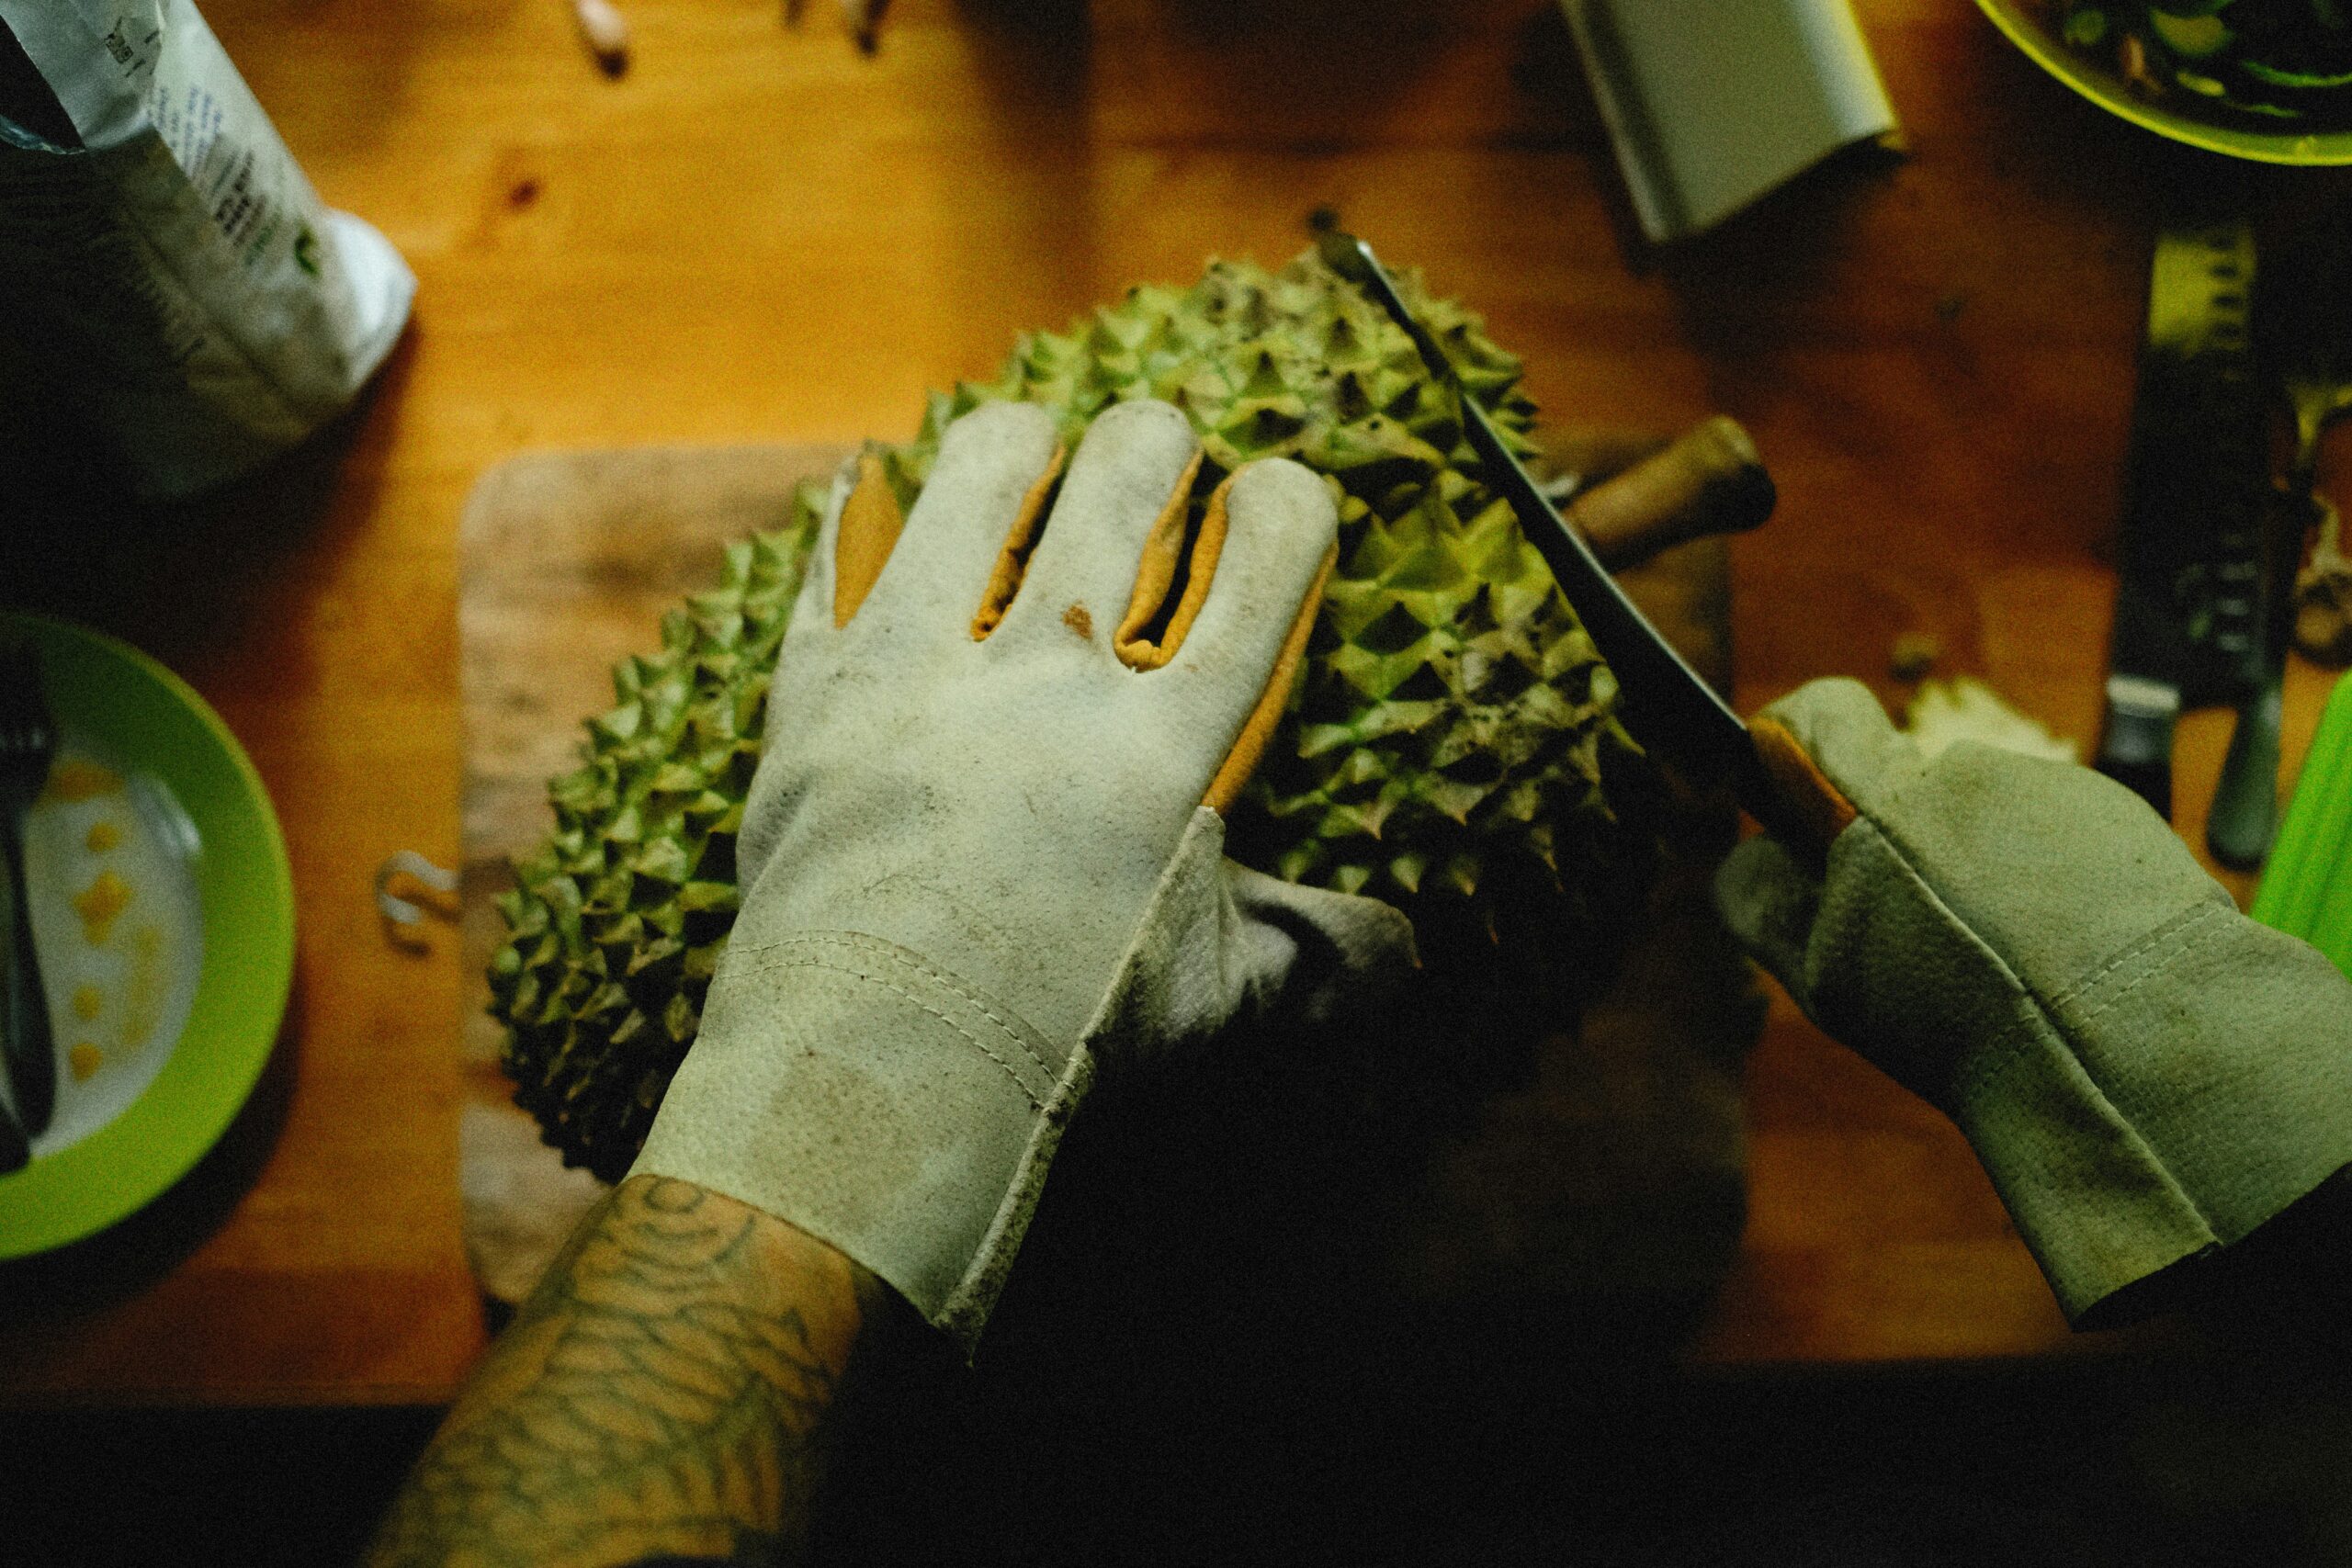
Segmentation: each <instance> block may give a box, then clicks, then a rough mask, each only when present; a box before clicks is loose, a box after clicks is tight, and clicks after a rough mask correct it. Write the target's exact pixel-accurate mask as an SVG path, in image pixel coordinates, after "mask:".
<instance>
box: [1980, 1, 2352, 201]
mask: <svg viewBox="0 0 2352 1568" xmlns="http://www.w3.org/2000/svg"><path fill="white" fill-rule="evenodd" d="M1976 4H1977V5H1978V6H1981V7H1982V8H1983V9H1984V12H1985V15H1986V16H1988V17H1992V18H1993V25H1994V26H1995V27H1996V28H2000V29H2001V31H2003V32H2004V33H2007V35H2008V37H2009V40H2010V41H2011V42H2013V43H2015V44H2016V45H2017V46H2018V48H2019V49H2021V50H2023V51H2026V53H2028V54H2029V55H2030V56H2032V57H2033V60H2034V62H2035V63H2037V64H2039V65H2040V66H2041V68H2042V69H2043V70H2044V71H2047V72H2049V73H2051V74H2052V76H2055V77H2057V78H2058V80H2060V81H2061V82H2064V83H2065V84H2066V85H2068V86H2069V87H2072V88H2074V89H2075V91H2076V92H2077V93H2080V94H2081V95H2082V96H2085V97H2086V98H2088V99H2089V100H2090V101H2091V102H2093V103H2095V104H2097V105H2098V106H2099V107H2101V108H2104V109H2108V110H2109V111H2111V112H2113V113H2115V114H2119V115H2121V116H2122V117H2123V118H2125V119H2128V120H2130V121H2131V123H2132V124H2134V125H2139V126H2144V127H2146V128H2147V129H2148V130H2153V131H2154V132H2155V133H2156V134H2157V135H2159V136H2169V137H2171V138H2172V139H2173V140H2174V141H2186V142H2188V144H2189V145H2190V146H2191V147H2202V148H2204V149H2205V150H2206V151H2207V152H2221V153H2224V154H2226V155H2228V156H2230V157H2233V158H2252V159H2254V160H2256V161H2257V162H2259V163H2265V164H2352V130H2330V131H2305V130H2248V129H2246V128H2245V127H2244V126H2242V125H2237V124H2225V123H2222V122H2221V121H2217V120H2213V119H2206V118H2199V117H2198V116H2196V115H2193V114H2188V113H2184V112H2182V111H2181V110H2179V109H2176V108H2172V107H2168V106H2165V105H2161V104H2153V103H2150V102H2149V101H2148V100H2147V99H2145V98H2143V97H2142V96H2139V95H2138V94H2136V93H2134V92H2133V91H2132V90H2131V88H2130V87H2129V86H2128V85H2125V83H2124V81H2123V78H2122V77H2120V76H2119V75H2117V74H2116V73H2113V72H2111V71H2109V70H2108V69H2106V68H2105V67H2104V66H2102V65H2100V64H2099V63H2098V62H2097V61H2095V60H2092V59H2090V58H2089V57H2088V56H2086V55H2084V54H2080V53H2077V52H2076V51H2075V50H2073V49H2070V48H2068V47H2067V45H2066V43H2065V41H2064V39H2059V38H2055V37H2052V34H2051V32H2050V30H2049V29H2048V28H2045V27H2044V26H2043V25H2042V22H2041V17H2040V16H2039V15H2038V14H2037V11H2036V8H2035V7H2034V6H2030V5H2028V4H2025V3H2024V0H1976Z"/></svg>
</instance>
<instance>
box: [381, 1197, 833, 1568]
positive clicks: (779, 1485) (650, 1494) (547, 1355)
mask: <svg viewBox="0 0 2352 1568" xmlns="http://www.w3.org/2000/svg"><path fill="white" fill-rule="evenodd" d="M878 1289H879V1288H878V1287H877V1286H876V1284H875V1282H874V1280H873V1279H872V1277H871V1276H869V1275H867V1274H865V1272H864V1271H863V1270H862V1269H857V1268H856V1267H855V1266H854V1264H852V1263H851V1262H850V1261H849V1260H848V1259H847V1258H843V1257H842V1256H841V1255H840V1254H839V1253H837V1252H834V1251H833V1250H832V1249H831V1248H830V1247H825V1246H824V1245H823V1244H821V1243H820V1242H817V1241H815V1240H813V1239H812V1238H810V1237H809V1236H808V1235H805V1234H803V1233H802V1232H800V1231H798V1230H797V1229H795V1228H794V1227H792V1226H791V1225H788V1224H785V1223H784V1222H783V1221H781V1220H777V1219H775V1218H772V1217H771V1216H769V1215H767V1214H764V1213H761V1212H759V1211H758V1210H756V1209H752V1208H749V1207H747V1206H745V1205H743V1204H741V1203H739V1202H737V1201H734V1200H733V1199H730V1198H726V1197H723V1196H721V1195H719V1194H718V1193H715V1192H710V1191H707V1190H704V1189H702V1188H699V1187H695V1186H694V1185H692V1184H691V1183H688V1182H683V1181H673V1180H668V1179H661V1178H653V1177H640V1178H637V1179H632V1180H630V1181H628V1182H626V1183H624V1184H623V1185H622V1186H621V1187H620V1188H619V1189H618V1190H616V1191H615V1192H614V1193H612V1194H611V1195H610V1196H609V1197H607V1198H606V1199H605V1201H604V1202H603V1203H602V1204H601V1205H600V1206H599V1207H598V1208H597V1209H596V1210H595V1211H594V1212H593V1213H591V1214H590V1215H589V1217H588V1218H587V1219H586V1220H585V1221H584V1222H582V1224H581V1226H580V1228H579V1230H578V1231H576V1232H575V1233H574V1234H573V1235H572V1238H571V1241H570V1242H569V1243H567V1244H566V1247H565V1249H564V1251H563V1253H562V1254H561V1255H560V1256H559V1257H558V1258H556V1260H555V1261H554V1262H553V1263H552V1264H550V1265H549V1266H548V1272H547V1276H546V1278H545V1279H543V1280H541V1281H540V1283H539V1286H538V1288H537V1291H535V1292H533V1293H532V1296H531V1299H530V1301H529V1302H528V1303H526V1304H525V1305H524V1307H523V1309H522V1311H521V1312H520V1313H518V1314H516V1316H515V1322H514V1323H513V1324H512V1325H510V1326H509V1327H508V1329H507V1331H506V1332H505V1334H504V1335H503V1336H502V1337H500V1339H499V1341H498V1343H497V1344H496V1345H495V1346H493V1347H492V1349H491V1352H490V1355H489V1357H488V1358H487V1359H485V1361H484V1362H483V1365H482V1368H481V1371H480V1372H478V1373H477V1374H476V1376H475V1378H474V1381H473V1382H471V1383H470V1384H469V1385H468V1387H467V1390H466V1393H465V1394H464V1396H463V1397H462V1398H461V1399H460V1400H459V1401H458V1404H457V1407H456V1408H455V1409H454V1410H452V1411H451V1412H450V1415H449V1418H448V1420H447V1422H445V1423H444V1424H443V1426H442V1427H441V1430H440V1431H439V1432H438V1433H437V1434H436V1435H435V1438H434V1439H433V1443H432V1446H431V1447H429V1448H428V1449H427V1450H425V1452H424V1458H423V1459H422V1460H420V1461H418V1464H417V1468H416V1470H415V1472H413V1474H411V1476H410V1477H409V1480H408V1483H407V1484H406V1486H405V1487H404V1488H403V1489H402V1491H401V1496H400V1498H399V1500H398V1501H397V1502H396V1503H395V1504H394V1505H393V1507H392V1512H391V1514H390V1517H388V1518H387V1519H386V1521H385V1524H384V1528H383V1530H382V1532H381V1534H380V1535H379V1538H378V1540H377V1542H376V1545H375V1549H374V1551H373V1552H372V1553H371V1555H370V1556H369V1558H368V1562H369V1564H370V1565H371V1568H394V1565H399V1568H409V1565H421V1564H428V1563H430V1564H459V1563H465V1564H481V1565H483V1568H492V1565H499V1564H508V1563H517V1564H519V1563H530V1564H533V1565H534V1568H549V1565H555V1564H565V1563H579V1564H586V1563H605V1564H611V1563H628V1562H637V1561H638V1560H639V1559H641V1558H646V1557H652V1556H659V1555H662V1554H664V1553H675V1554H677V1555H680V1556H684V1557H725V1556H727V1555H729V1553H732V1552H738V1551H750V1550H753V1549H755V1548H760V1549H764V1550H766V1551H769V1552H771V1553H773V1554H775V1556H776V1557H777V1558H778V1559H779V1560H780V1561H781V1560H791V1559H793V1558H794V1557H796V1556H797V1555H798V1554H799V1553H800V1552H801V1551H803V1550H804V1549H805V1547H806V1544H807V1527H808V1517H809V1505H810V1500H811V1498H812V1497H813V1495H814V1494H815V1491H816V1485H817V1481H818V1477H819V1473H820V1437H821V1435H822V1428H823V1427H824V1424H825V1416H826V1412H827V1409H828V1407H829V1406H830V1405H831V1402H832V1399H833V1395H834V1393H835V1391H836V1388H837V1387H838V1385H839V1382H840V1380H841V1376H842V1371H843V1369H844V1368H845V1367H846V1366H847V1364H848V1359H849V1350H850V1346H851V1343H852V1342H853V1341H854V1339H855V1338H856V1337H857V1332H858V1327H859V1323H860V1320H861V1316H862V1314H863V1313H864V1312H865V1310H868V1309H870V1308H871V1307H872V1306H873V1305H875V1304H876V1292H878Z"/></svg>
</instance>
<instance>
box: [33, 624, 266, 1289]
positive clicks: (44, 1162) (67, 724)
mask: <svg viewBox="0 0 2352 1568" xmlns="http://www.w3.org/2000/svg"><path fill="white" fill-rule="evenodd" d="M24 637H29V638H30V639H31V641H32V642H33V643H34V644H35V645H36V646H38V647H39V649H40V658H41V668H42V674H43V677H44V682H43V683H44V685H45V686H46V688H47V691H48V695H49V699H50V705H51V708H52V710H54V712H55V713H56V715H57V717H58V720H59V723H60V725H61V727H62V728H66V729H69V730H72V731H76V732H79V733H81V734H83V735H85V736H87V737H89V738H90V739H93V740H94V741H96V743H97V744H98V745H99V746H101V747H103V748H104V749H105V750H107V751H108V752H110V753H111V754H113V755H114V756H116V757H119V758H120V759H121V760H122V761H125V762H126V763H128V764H129V765H130V766H131V767H133V768H135V769H136V770H138V771H139V772H141V773H146V774H149V775H151V776H153V778H155V779H156V780H158V781H160V782H161V783H162V784H164V787H165V788H167V789H168V790H169V791H170V792H171V794H172V795H175V797H177V800H178V803H179V805H180V806H181V807H182V808H183V809H184V810H185V811H186V812H187V817H188V818H189V820H190V821H191V822H192V823H193V824H194V825H195V829H196V832H197V836H198V840H199V842H200V844H201V848H200V849H199V850H198V852H197V853H196V854H195V856H194V857H193V860H192V866H193V870H194V873H195V881H196V888H197V903H198V912H199V917H200V919H201V922H202V931H203V955H202V961H201V963H200V964H199V965H198V974H197V980H196V993H195V999H194V1002H193V1004H192V1006H191V1008H190V1010H189V1012H188V1017H187V1023H186V1024H185V1025H184V1026H183V1027H182V1029H181V1031H180V1034H179V1037H178V1040H177V1042H176V1043H175V1044H174V1046H173V1049H172V1053H171V1055H170V1057H169V1058H168V1059H167V1060H166V1061H165V1062H164V1066H163V1068H162V1070H161V1071H160V1072H159V1073H158V1074H157V1075H156V1077H155V1079H154V1081H153V1082H152V1083H151V1084H149V1085H148V1086H147V1088H146V1089H145V1090H144V1091H142V1092H141V1094H140V1095H139V1098H137V1099H136V1100H132V1101H131V1102H130V1105H128V1106H127V1107H125V1108H124V1109H123V1111H121V1112H120V1113H119V1115H117V1116H116V1117H115V1118H114V1120H113V1121H111V1122H107V1123H106V1124H105V1125H104V1126H102V1127H100V1128H98V1129H97V1130H96V1131H95V1132H92V1133H90V1134H88V1135H87V1136H85V1137H83V1138H82V1139H80V1140H79V1141H78V1142H76V1143H74V1144H72V1145H68V1146H67V1147H65V1148H62V1149H60V1150H58V1151H57V1152H56V1153H54V1154H51V1155H46V1156H40V1157H37V1158H35V1159H34V1160H33V1162H32V1163H31V1164H30V1165H28V1166H26V1167H24V1168H22V1169H19V1170H16V1171H13V1172H11V1173H9V1174H8V1175H6V1176H0V1258H20V1257H23V1256H25V1255H27V1254H29V1253H35V1252H43V1251H47V1250H48V1249H50V1248H51V1247H62V1246H64V1245H65V1244H66V1243H68V1242H73V1241H78V1240H80V1239H81V1238H82V1237H84V1236H86V1235H92V1234H93V1233H95V1232H96V1231H100V1230H103V1229H105V1228H106V1227H107V1225H110V1224H114V1223H115V1222H116V1221H118V1220H119V1219H122V1218H124V1217H125V1216H126V1215H129V1214H130V1213H132V1212H134V1211H135V1210H137V1209H139V1208H140V1207H141V1206H142V1205H144V1204H145V1203H147V1202H148V1201H150V1200H152V1199H153V1198H155V1197H157V1196H158V1195H160V1194H161V1193H162V1192H163V1191H164V1190H165V1189H166V1188H168V1187H170V1186H171V1185H172V1184H173V1183H174V1182H175V1181H177V1180H178V1179H180V1178H181V1177H182V1176H184V1175H186V1174H187V1171H188V1168H190V1167H192V1166H194V1165H195V1164H196V1162H197V1161H198V1159H200V1158H202V1157H203V1156H204V1153H205V1151H206V1150H208V1149H209V1148H210V1147H211V1146H212V1145H214V1144H215V1143H217V1142H219V1141H220V1134H222V1133H224V1132H226V1131H227V1130H228V1127H229V1123H230V1122H232V1121H233V1120H234V1119H235V1117H236V1114H237V1111H239V1109H240V1108H242V1107H243V1104H244V1103H245V1100H246V1099H247V1097H249V1096H250V1095H251V1094H252V1093H253V1088H254V1082H255V1081H256V1080H257V1079H258V1078H259V1077H261V1070H262V1067H263V1066H264V1064H266V1062H267V1061H268V1060H269V1054H270V1051H271V1049H272V1047H273V1046H274V1045H275V1044H276V1043H277V1030H278V1026H279V1024H280V1023H281V1022H282V1021H283V1020H284V1019H285V1016H286V1001H287V995H288V990H289V989H290V987H291V986H292V984H293V978H294V878H293V873H292V870H291V869H290V868H289V867H288V863H287V859H286V840H285V837H284V835H283V834H282V833H281V832H280V831H279V830H278V826H277V813H276V812H274V811H272V810H271V809H270V804H269V795H268V792H267V791H266V790H265V789H264V788H263V787H262V782H261V775H260V774H258V773H255V772H254V765H253V763H252V762H251V761H249V760H247V758H246V756H245V753H244V750H243V748H242V747H240V746H239V745H238V744H237V741H236V739H235V737H233V736H232V735H231V734H230V733H229V729H228V727H227V726H226V725H224V724H222V723H221V722H220V716H219V715H217V714H215V713H214V712H213V711H212V709H211V708H210V707H209V706H208V705H206V703H205V701H204V699H203V698H202V697H199V696H198V695H197V694H196V693H195V692H194V691H193V690H192V689H191V688H190V687H189V686H188V685H187V682H184V681H182V680H181V679H180V678H179V677H178V676H176V675H174V674H173V673H172V672H171V671H168V670H166V669H164V667H163V666H162V665H160V664H158V663H156V662H155V661H154V660H152V659H150V658H148V657H147V656H146V655H145V654H142V653H141V652H139V651H138V650H137V649H132V648H130V647H128V646H126V645H125V644H123V643H120V642H118V641H116V640H115V639H114V638H112V637H102V636H100V635H99V634H97V633H96V632H92V631H87V630H85V629H84V628H82V627H80V626H68V625H66V624H65V623H63V622H62V621H53V620H49V619H46V618H44V617H41V616H37V615H17V614H11V613H6V612H0V641H12V640H15V639H17V638H24Z"/></svg>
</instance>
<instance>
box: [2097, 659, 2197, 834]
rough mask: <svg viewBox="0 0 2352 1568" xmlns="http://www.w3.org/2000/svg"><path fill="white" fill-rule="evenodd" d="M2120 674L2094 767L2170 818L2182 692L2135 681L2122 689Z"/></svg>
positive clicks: (2111, 688)
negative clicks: (2174, 739) (2175, 735)
mask: <svg viewBox="0 0 2352 1568" xmlns="http://www.w3.org/2000/svg"><path fill="white" fill-rule="evenodd" d="M2120 684H2122V682H2121V680H2120V678H2116V677H2110V678H2109V681H2108V683H2107V723H2106V726H2105V727H2104V728H2102V729H2101V730H2100V732H2099V738H2098V761H2096V762H2095V763H2093V764H2092V765H2093V766H2094V767H2096V768H2098V771H2099V772H2100V773H2105V774H2106V775H2107V776H2108V777H2109V778H2111V779H2113V780H2114V781H2115V782H2116V783H2117V784H2121V785H2123V786H2124V787H2125V788H2126V789H2129V790H2130V791H2131V793H2132V794H2134V795H2138V796H2139V797H2140V798H2141V799H2143V800H2144V801H2146V802H2147V803H2148V804H2149V805H2150V806H2153V807H2155V808H2156V815H2157V816H2159V817H2162V818H2165V820H2166V821H2167V822H2169V821H2170V820H2172V731H2173V725H2174V723H2175V721H2177V719H2178V718H2179V716H2180V695H2179V693H2178V692H2177V691H2176V690H2174V689H2173V688H2171V687H2161V686H2156V685H2155V684H2154V682H2136V681H2135V682H2131V686H2132V687H2133V688H2137V687H2140V686H2143V685H2144V686H2148V687H2150V688H2151V689H2150V690H2147V691H2140V690H2136V689H2133V690H2123V691H2119V690H2118V687H2119V685H2120Z"/></svg>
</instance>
